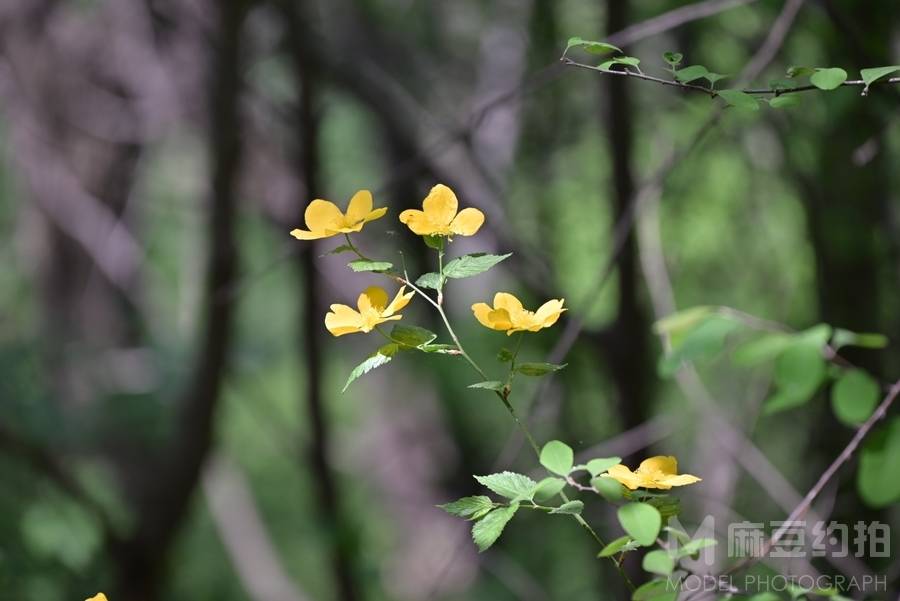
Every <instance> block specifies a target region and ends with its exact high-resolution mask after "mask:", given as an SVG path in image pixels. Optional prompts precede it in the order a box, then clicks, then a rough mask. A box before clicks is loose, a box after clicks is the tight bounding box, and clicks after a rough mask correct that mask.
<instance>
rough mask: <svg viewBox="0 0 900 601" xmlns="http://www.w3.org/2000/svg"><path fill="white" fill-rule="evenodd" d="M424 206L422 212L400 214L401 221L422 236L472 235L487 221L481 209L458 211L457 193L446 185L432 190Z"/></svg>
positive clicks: (413, 210) (411, 210)
mask: <svg viewBox="0 0 900 601" xmlns="http://www.w3.org/2000/svg"><path fill="white" fill-rule="evenodd" d="M422 208H423V209H424V210H423V211H419V210H418V209H407V210H405V211H403V212H402V213H400V222H401V223H405V224H406V225H407V226H408V227H409V229H411V230H412V231H413V233H415V234H418V235H419V236H452V235H454V234H458V235H460V236H472V235H474V234H475V232H477V231H478V229H479V228H480V227H481V224H483V223H484V213H482V212H481V211H479V210H478V209H473V208H468V209H463V210H462V211H459V213H457V212H456V211H457V209H458V208H459V201H458V200H457V199H456V194H454V193H453V190H451V189H450V188H448V187H447V186H445V185H444V184H438V185H436V186H435V187H433V188H432V189H431V192H429V193H428V196H427V197H426V198H425V200H423V201H422Z"/></svg>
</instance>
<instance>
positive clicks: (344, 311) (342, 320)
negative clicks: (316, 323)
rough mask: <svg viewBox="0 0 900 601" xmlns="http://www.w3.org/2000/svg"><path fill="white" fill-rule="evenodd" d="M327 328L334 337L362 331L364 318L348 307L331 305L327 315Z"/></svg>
mask: <svg viewBox="0 0 900 601" xmlns="http://www.w3.org/2000/svg"><path fill="white" fill-rule="evenodd" d="M325 327H326V328H327V329H328V331H329V332H331V334H332V335H334V336H343V335H344V334H354V333H356V332H360V331H362V329H361V328H362V316H361V315H360V314H359V313H357V312H356V311H354V310H353V309H352V308H350V307H348V306H347V305H331V312H329V313H328V314H326V315H325Z"/></svg>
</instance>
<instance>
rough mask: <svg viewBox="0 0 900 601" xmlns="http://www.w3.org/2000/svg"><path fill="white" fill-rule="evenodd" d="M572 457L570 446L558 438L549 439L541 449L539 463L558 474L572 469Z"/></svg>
mask: <svg viewBox="0 0 900 601" xmlns="http://www.w3.org/2000/svg"><path fill="white" fill-rule="evenodd" d="M574 458H575V454H574V453H573V452H572V447H570V446H569V445H567V444H566V443H564V442H560V441H559V440H551V441H550V442H548V443H547V444H545V445H544V448H543V449H541V465H543V466H544V467H545V468H547V469H548V470H550V471H551V472H553V473H554V474H557V475H560V476H567V475H568V474H569V472H571V471H572V464H573V462H574Z"/></svg>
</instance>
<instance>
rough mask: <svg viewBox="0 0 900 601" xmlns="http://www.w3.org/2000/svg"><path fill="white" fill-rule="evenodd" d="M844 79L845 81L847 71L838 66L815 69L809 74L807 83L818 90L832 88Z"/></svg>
mask: <svg viewBox="0 0 900 601" xmlns="http://www.w3.org/2000/svg"><path fill="white" fill-rule="evenodd" d="M845 81H847V72H846V71H844V70H843V69H840V68H838V67H830V68H827V69H816V72H815V73H813V74H812V75H810V76H809V83H811V84H812V85H814V86H816V87H817V88H819V89H820V90H833V89H835V88H837V87H839V86H840V85H841V84H842V83H844V82H845Z"/></svg>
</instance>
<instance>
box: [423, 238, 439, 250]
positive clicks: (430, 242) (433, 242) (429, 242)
mask: <svg viewBox="0 0 900 601" xmlns="http://www.w3.org/2000/svg"><path fill="white" fill-rule="evenodd" d="M422 240H424V241H425V246H427V247H428V248H433V249H434V250H444V237H443V236H422Z"/></svg>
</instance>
